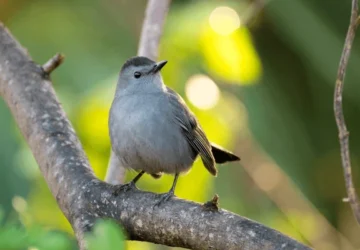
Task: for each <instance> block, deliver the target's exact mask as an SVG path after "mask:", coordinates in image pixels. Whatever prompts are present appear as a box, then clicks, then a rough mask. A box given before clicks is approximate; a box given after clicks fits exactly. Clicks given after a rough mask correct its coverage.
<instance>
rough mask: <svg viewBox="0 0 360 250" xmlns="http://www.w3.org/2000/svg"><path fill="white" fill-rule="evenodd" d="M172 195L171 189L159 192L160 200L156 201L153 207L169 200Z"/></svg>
mask: <svg viewBox="0 0 360 250" xmlns="http://www.w3.org/2000/svg"><path fill="white" fill-rule="evenodd" d="M174 196H175V195H174V192H172V191H170V192H167V193H165V194H161V197H160V200H159V201H158V202H156V204H155V207H158V206H160V205H161V204H163V203H165V202H167V201H168V200H170V199H171V198H172V197H174Z"/></svg>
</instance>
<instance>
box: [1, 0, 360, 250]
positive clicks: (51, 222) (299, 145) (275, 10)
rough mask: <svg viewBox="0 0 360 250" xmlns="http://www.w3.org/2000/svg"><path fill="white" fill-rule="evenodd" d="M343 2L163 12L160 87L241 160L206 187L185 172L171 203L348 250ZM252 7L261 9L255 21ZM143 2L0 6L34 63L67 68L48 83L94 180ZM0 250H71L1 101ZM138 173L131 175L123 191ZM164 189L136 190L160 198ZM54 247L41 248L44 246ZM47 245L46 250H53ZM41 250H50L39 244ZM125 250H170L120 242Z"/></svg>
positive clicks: (355, 147)
mask: <svg viewBox="0 0 360 250" xmlns="http://www.w3.org/2000/svg"><path fill="white" fill-rule="evenodd" d="M350 4H351V1H350V0H344V1H326V3H325V2H324V1H323V0H291V1H289V0H263V1H261V0H260V1H249V0H238V1H225V0H223V1H220V0H218V1H195V0H193V1H190V0H187V1H186V0H173V2H172V5H171V8H170V12H169V15H168V17H167V21H166V25H165V30H164V35H163V37H162V39H161V45H160V57H159V59H167V60H168V61H169V63H168V64H167V65H166V67H165V68H164V70H163V71H162V72H163V77H164V80H165V82H166V83H167V84H168V85H169V86H170V87H172V88H173V89H175V90H176V91H177V92H179V93H180V94H181V95H182V96H183V97H184V99H185V100H186V102H187V104H188V105H189V106H190V107H191V109H192V110H193V111H194V112H195V113H196V115H197V116H198V118H199V120H200V122H201V124H202V126H203V128H204V130H205V131H206V133H207V135H208V137H209V138H210V139H211V140H212V141H214V142H216V143H217V144H220V145H222V146H224V147H226V148H229V149H231V150H233V151H234V152H236V154H238V155H240V156H241V159H242V160H241V162H240V163H232V164H228V165H224V166H220V167H219V175H218V177H217V178H213V177H212V176H211V175H210V174H209V173H208V172H207V171H206V170H205V168H204V167H203V166H202V163H201V161H199V160H198V161H196V164H195V166H194V168H193V169H192V171H191V172H190V173H188V174H187V175H185V176H183V177H181V178H180V179H179V182H178V186H177V190H176V195H177V196H179V197H181V198H184V199H190V200H194V201H197V202H205V201H207V200H209V199H211V198H212V196H213V195H214V194H215V193H217V194H218V195H219V196H220V205H221V207H222V208H224V209H227V210H230V211H233V212H235V213H238V214H240V215H242V216H246V217H248V218H250V219H253V220H256V221H259V222H260V223H263V224H265V225H267V226H269V227H271V228H275V229H277V230H279V231H280V232H282V233H284V234H286V235H289V236H291V237H294V238H295V239H297V240H299V241H301V242H303V243H305V244H308V245H311V246H313V247H314V248H316V249H324V250H325V249H326V250H336V249H346V250H348V249H349V250H350V249H359V248H360V237H358V235H359V233H360V230H359V227H358V226H357V224H356V221H355V219H354V218H353V215H352V212H351V210H350V206H349V204H348V203H344V202H343V198H345V197H346V192H345V188H344V187H345V185H344V180H343V174H342V168H341V161H340V153H339V143H338V132H337V129H336V125H335V120H334V115H333V104H332V99H333V91H334V84H335V79H336V72H337V66H338V63H339V59H340V54H341V50H342V46H343V41H344V38H345V34H346V31H347V27H348V23H349V17H350V8H351V6H350ZM262 5H264V7H263V8H262ZM145 7H146V1H145V0H138V1H130V0H71V1H70V0H62V1H60V0H57V1H56V0H51V1H49V0H0V20H1V21H2V22H4V23H5V25H6V26H7V27H8V28H9V29H10V31H11V32H12V33H13V34H14V36H15V37H16V38H17V39H18V41H19V42H20V43H21V44H22V45H23V46H24V47H25V48H27V49H28V52H29V54H30V55H31V56H32V58H33V59H34V60H35V61H36V62H38V63H39V64H43V63H45V62H46V61H47V60H48V59H49V58H50V57H52V56H53V55H54V54H55V53H56V52H61V53H63V54H64V55H65V56H66V59H65V62H64V64H63V65H61V67H59V68H58V69H57V70H56V71H55V72H54V73H53V74H52V80H53V84H54V88H55V90H56V92H57V94H58V96H59V99H60V101H61V103H62V105H63V107H64V109H65V110H66V112H67V114H68V116H69V118H70V120H71V122H72V124H73V125H74V127H75V129H76V131H77V133H78V135H79V137H80V139H81V142H82V144H83V147H84V149H85V151H86V153H87V155H88V157H89V160H90V162H91V165H92V167H93V169H94V171H95V173H96V175H97V176H98V177H99V178H101V179H103V178H104V176H105V172H106V166H107V163H108V159H109V154H110V141H109V136H108V127H107V123H108V111H109V107H110V105H111V102H112V99H113V95H114V88H115V85H116V81H117V76H118V72H119V70H120V67H121V66H122V64H123V63H124V61H125V60H126V59H127V58H128V57H130V56H134V55H135V54H136V52H137V44H138V40H139V35H140V31H141V25H142V21H143V17H144V10H145ZM358 65H360V46H359V37H358V38H357V39H356V40H355V42H354V48H353V51H352V54H351V59H350V64H349V66H348V71H347V77H346V81H345V82H346V84H345V92H344V107H345V116H346V121H347V125H348V129H349V131H350V132H351V137H350V143H351V145H350V146H351V153H352V165H353V175H354V182H355V185H356V184H357V183H358V182H359V174H358V173H359V171H358V169H359V157H358V155H359V153H360V130H359V129H358V128H359V127H360V115H359V114H360V98H359V92H360V85H359V84H358V83H357V82H356V80H358V79H359V78H360V71H359V69H358V68H357V67H358ZM0 117H1V118H0V130H1V131H2V132H1V137H0V138H1V139H0V167H1V175H0V183H1V184H0V206H1V213H0V249H32V250H34V249H76V242H75V240H74V237H73V232H72V229H71V227H70V226H69V223H68V222H67V221H66V219H65V217H64V216H63V215H62V213H61V211H60V210H59V208H58V207H57V205H56V201H55V199H54V198H53V197H52V196H51V194H50V192H49V189H48V187H47V185H46V183H45V182H44V179H43V177H42V175H41V173H40V172H39V169H38V167H37V164H36V162H35V160H34V158H33V156H32V153H31V151H30V150H29V148H28V146H27V144H26V142H24V140H23V137H22V136H21V134H20V133H19V131H18V129H17V126H16V124H15V123H14V120H13V119H12V117H11V114H10V112H9V110H8V109H7V107H6V105H5V104H4V102H3V101H2V100H1V101H0ZM134 175H135V173H131V172H129V173H128V175H127V179H128V180H130V179H131V178H132V177H133V176H134ZM171 183H172V177H171V176H166V177H164V178H161V179H160V180H154V179H152V178H151V177H148V176H147V177H144V178H143V179H142V180H141V181H140V182H139V184H138V187H139V188H140V189H144V190H150V191H153V192H165V191H167V190H168V189H169V188H170V186H171ZM49 242H52V243H49ZM54 242H55V243H54ZM47 244H50V245H47ZM126 244H127V248H128V249H131V250H137V249H145V250H147V249H149V250H155V249H163V250H166V249H175V248H170V247H165V246H158V245H154V244H151V243H143V242H127V243H126Z"/></svg>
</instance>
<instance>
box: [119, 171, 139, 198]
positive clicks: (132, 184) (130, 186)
mask: <svg viewBox="0 0 360 250" xmlns="http://www.w3.org/2000/svg"><path fill="white" fill-rule="evenodd" d="M144 173H145V171H141V172H140V173H138V174H137V175H136V176H135V178H134V179H133V180H132V181H130V182H128V183H126V184H122V185H119V186H118V187H116V189H115V191H114V194H115V195H118V194H119V193H120V192H127V191H129V190H131V189H134V188H135V187H136V186H135V183H136V182H137V181H138V180H139V179H140V178H141V176H143V174H144Z"/></svg>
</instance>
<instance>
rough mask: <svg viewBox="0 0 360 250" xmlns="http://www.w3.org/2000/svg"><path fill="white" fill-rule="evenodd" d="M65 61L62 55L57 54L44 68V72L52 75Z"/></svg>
mask: <svg viewBox="0 0 360 250" xmlns="http://www.w3.org/2000/svg"><path fill="white" fill-rule="evenodd" d="M63 61H64V56H63V55H61V54H60V53H57V54H56V55H55V56H54V57H52V58H50V60H49V61H47V62H46V63H45V64H44V65H43V66H42V68H43V70H44V72H45V73H47V74H50V73H51V72H53V70H54V69H56V68H57V67H59V66H60V64H61V63H62V62H63Z"/></svg>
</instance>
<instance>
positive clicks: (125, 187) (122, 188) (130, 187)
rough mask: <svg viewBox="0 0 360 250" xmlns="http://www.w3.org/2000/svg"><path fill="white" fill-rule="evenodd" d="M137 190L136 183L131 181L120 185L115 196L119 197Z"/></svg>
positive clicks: (115, 191)
mask: <svg viewBox="0 0 360 250" xmlns="http://www.w3.org/2000/svg"><path fill="white" fill-rule="evenodd" d="M135 188H136V186H135V183H134V182H133V181H130V182H129V183H126V184H122V185H118V186H117V187H116V188H115V190H114V192H113V194H114V195H116V196H118V195H119V194H120V193H121V192H127V191H130V190H133V189H135Z"/></svg>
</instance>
